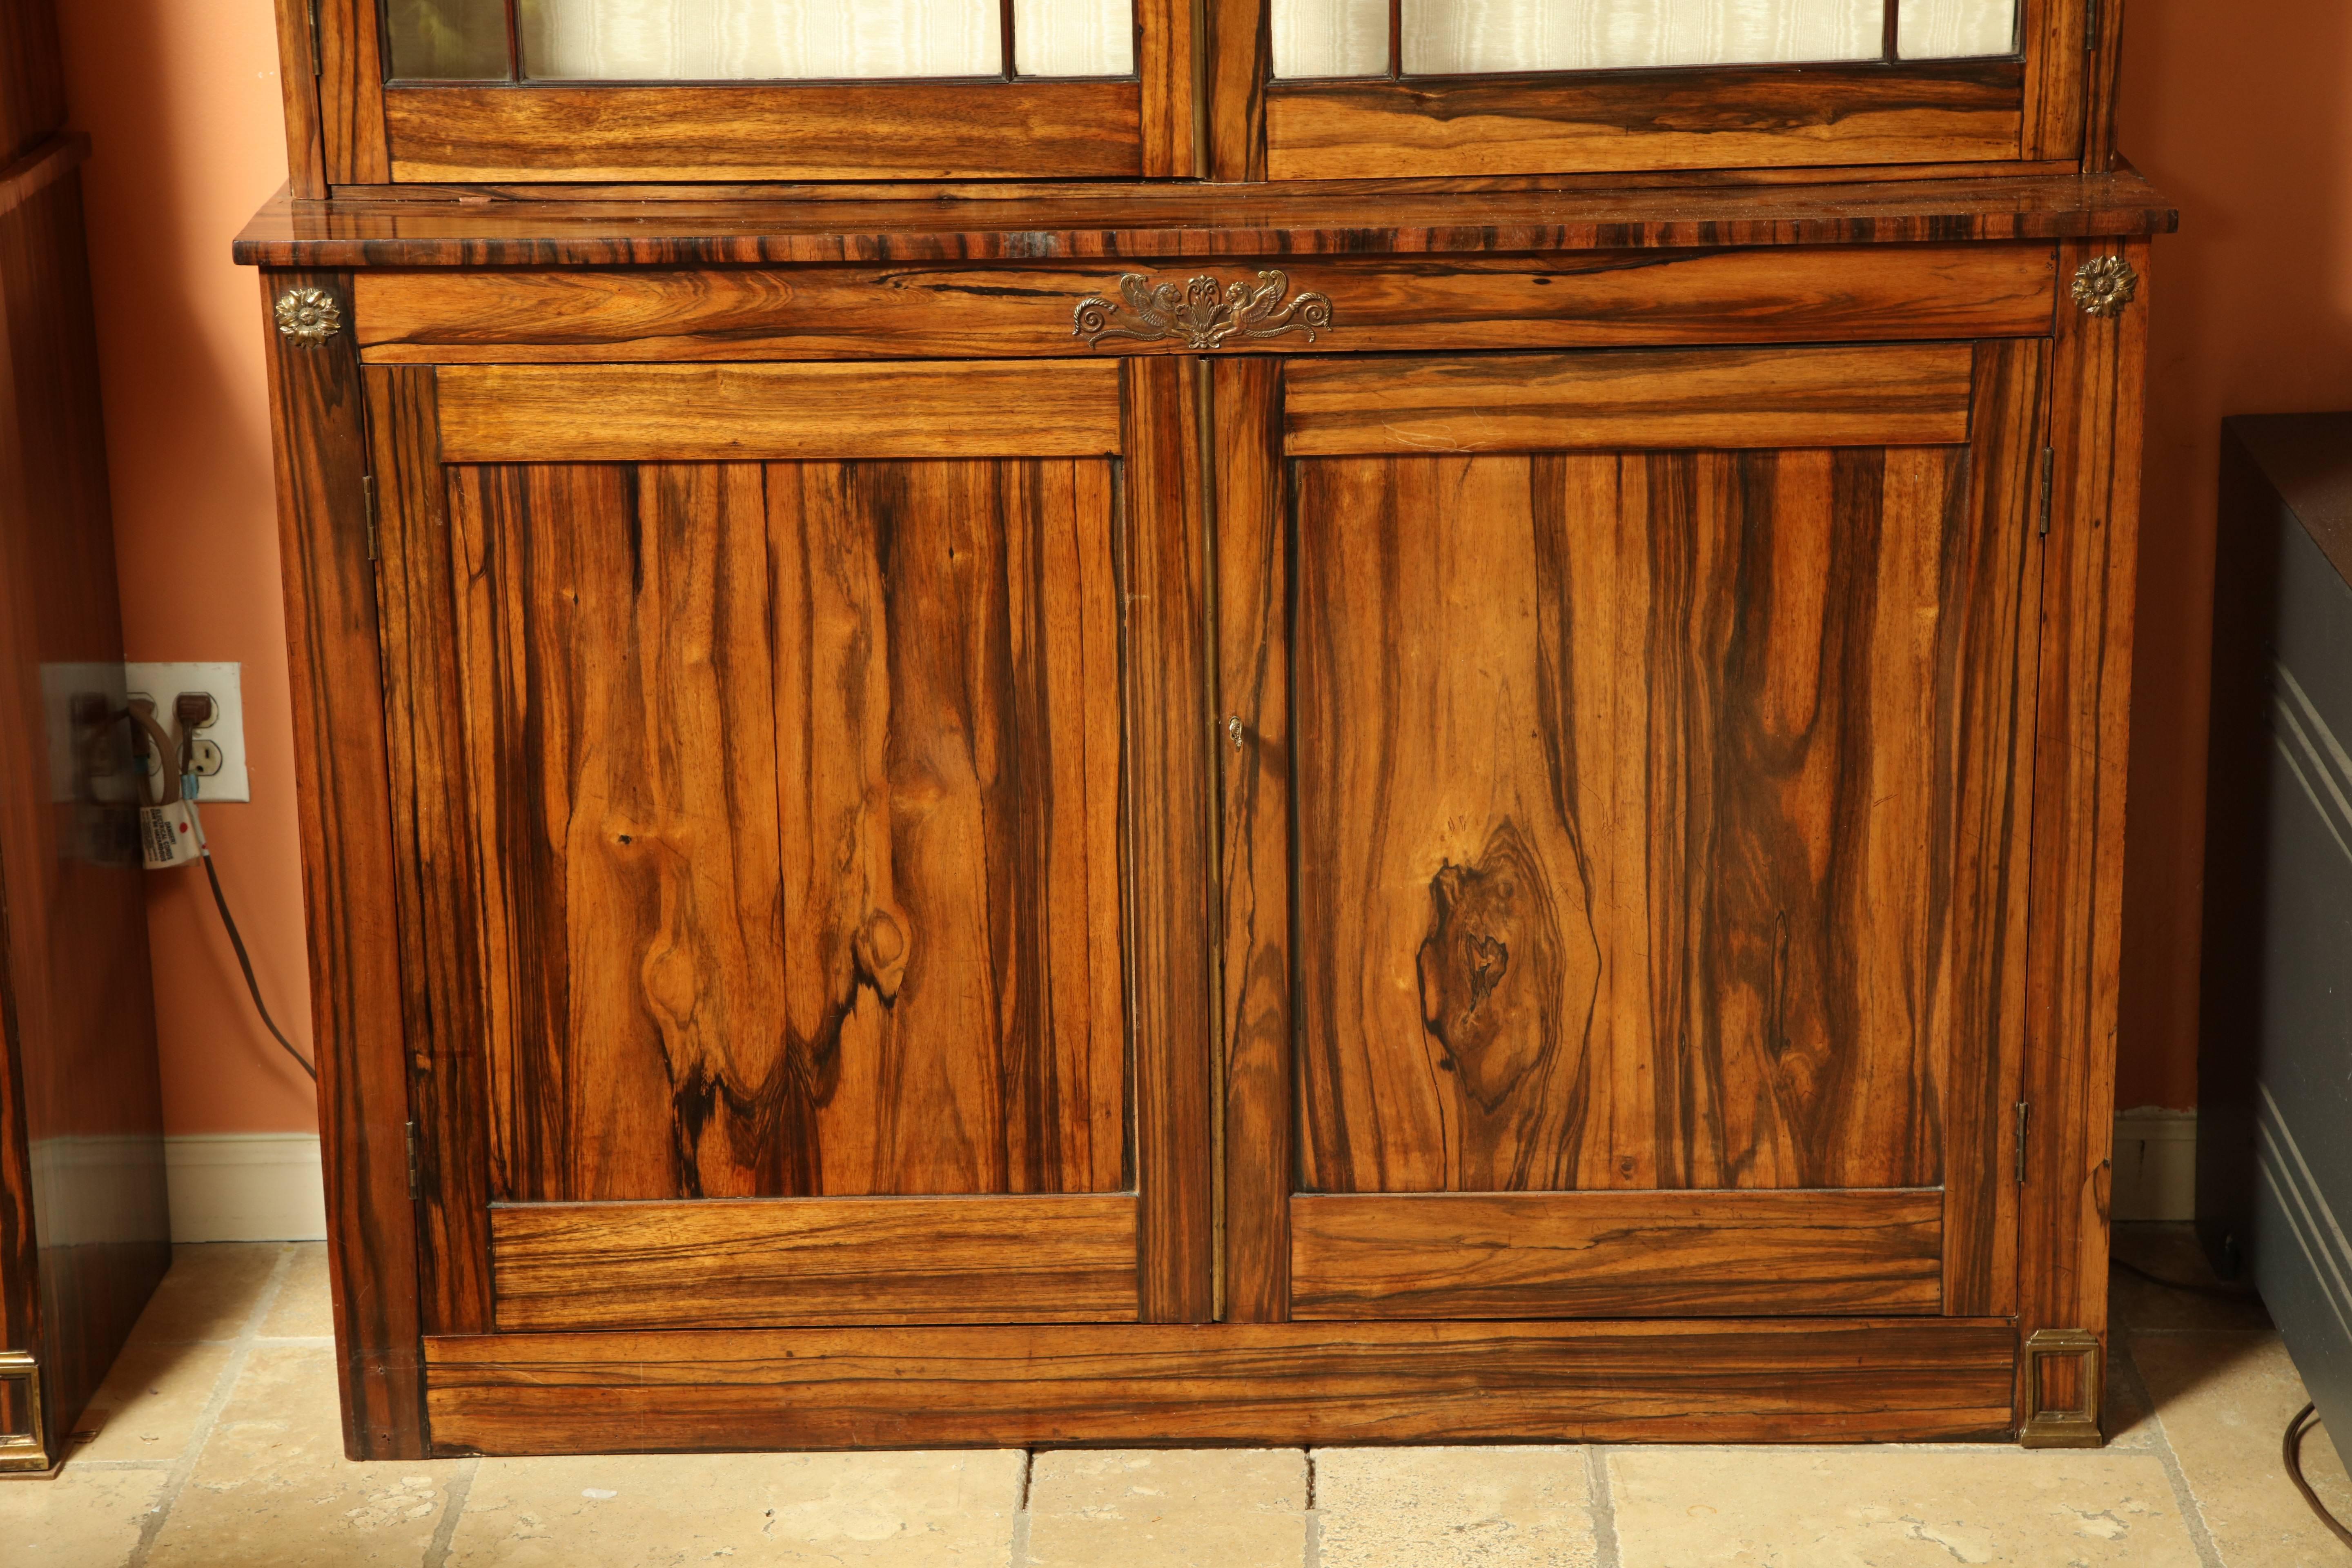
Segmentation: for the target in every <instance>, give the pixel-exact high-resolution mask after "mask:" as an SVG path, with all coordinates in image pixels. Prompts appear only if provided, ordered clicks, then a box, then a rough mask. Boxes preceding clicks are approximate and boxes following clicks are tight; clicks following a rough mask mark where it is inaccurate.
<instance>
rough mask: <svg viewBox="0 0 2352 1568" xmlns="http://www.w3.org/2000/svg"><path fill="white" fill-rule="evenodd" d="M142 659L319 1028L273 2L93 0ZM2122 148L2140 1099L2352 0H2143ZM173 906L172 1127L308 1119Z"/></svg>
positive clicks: (278, 1062)
mask: <svg viewBox="0 0 2352 1568" xmlns="http://www.w3.org/2000/svg"><path fill="white" fill-rule="evenodd" d="M59 12H60V16H61V20H62V24H63V28H64V35H65V43H66V54H67V65H68V75H69V85H70V89H71V91H72V94H73V105H74V118H75V122H76V124H77V125H79V127H80V128H81V129H83V130H85V131H87V132H89V134H90V136H91V137H92V139H93V141H94V142H95V144H96V146H95V153H94V156H93V158H92V161H91V163H90V165H89V173H88V181H89V226H90V239H91V248H92V252H93V268H94V270H95V272H96V275H97V284H98V289H99V293H100V300H101V316H100V323H99V333H100V350H101V353H102V355H103V368H104V372H105V375H106V401H107V416H108V421H109V426H110V434H111V440H112V466H113V476H114V487H115V489H114V500H115V509H116V519H117V522H116V531H117V537H118V540H119V542H120V543H121V555H122V562H121V570H122V594H123V611H124V622H125V627H126V631H127V634H128V637H129V641H130V648H131V657H132V658H156V659H161V658H173V659H194V658H234V659H237V660H240V661H242V662H243V663H244V665H245V683H246V704H247V730H248V733H247V742H248V745H249V747H250V750H251V754H252V760H253V775H254V790H255V795H256V800H255V803H254V804H253V805H218V806H215V807H214V808H213V809H212V810H211V811H209V812H208V813H207V814H206V821H207V824H208V825H209V826H210V827H211V828H212V832H213V837H214V841H215V845H216V847H217V848H218V851H219V857H220V866H221V874H222V877H223V879H224V880H225V881H226V883H227V886H228V889H229V894H230V897H231V899H232V900H233V901H234V902H235V903H236V907H237V910H238V913H239V916H240V919H241V921H243V923H244V925H245V928H246V931H247V942H248V944H249V946H250V947H251V949H252V952H253V957H254V963H255V965H256V967H257V970H258V971H259V973H260V975H261V980H262V984H263V986H264V988H265V990H266V991H267V993H268V995H269V997H270V999H271V1001H272V1003H273V1005H275V1006H276V1007H277V1009H278V1012H279V1015H280V1017H281V1019H282V1020H284V1021H286V1022H287V1023H288V1025H289V1030H290V1032H292V1033H293V1034H294V1035H295V1037H296V1038H297V1040H298V1041H299V1042H300V1043H302V1044H304V1045H306V1046H307V1045H308V1043H309V1039H310V1028H309V1012H308V1000H307V994H306V984H305V978H304V971H303V963H304V960H303V952H302V904H301V890H300V883H299V867H298V852H297V846H296V842H295V834H294V819H293V812H292V801H291V798H290V791H291V787H292V769H291V759H290V728H289V716H288V709H287V693H286V673H285V653H284V642H283V631H284V627H283V617H282V612H281V608H280V601H279V597H278V552H277V542H276V533H275V525H274V522H273V521H272V500H271V492H270V478H269V439H268V423H267V419H266V416H265V412H264V402H263V387H262V369H261V340H260V335H259V332H260V328H259V318H258V313H257V312H258V307H257V285H256V284H255V282H254V280H253V275H252V274H251V273H250V272H248V271H247V270H244V269H242V268H236V267H234V266H232V265H231V264H230V262H229V259H228V242H229V239H230V237H231V236H233V235H234V234H235V233H236V230H237V228H238V226H240V225H242V224H243V222H244V221H245V219H246V217H247V215H249V214H250V213H251V212H252V210H253V209H254V208H255V207H256V206H257V205H259V204H260V203H261V202H262V201H263V200H264V199H265V198H267V197H268V195H269V194H270V193H271V192H272V191H273V190H275V189H276V188H277V186H278V184H279V183H280V182H281V181H282V180H283V179H284V177H285V152H284V142H283V132H282V129H281V125H282V121H281V118H280V110H279V107H278V70H277V54H276V46H275V43H274V41H273V37H272V32H271V27H272V21H271V7H270V5H269V0H64V3H63V4H62V5H60V7H59ZM2127 35H2128V39H2129V42H2128V45H2127V48H2126V61H2125V90H2124V99H2123V132H2122V142H2123V146H2124V148H2125V150H2126V152H2127V153H2129V154H2130V155H2131V157H2132V158H2133V159H2134V160H2135V162H2137V163H2138V164H2139V166H2140V167H2141V168H2142V169H2143V170H2145V171H2146V172H2147V174H2149V175H2150V177H2152V178H2153V179H2155V180H2156V181H2157V182H2158V184H2161V185H2162V186H2163V187H2164V188H2165V189H2166V190H2167V191H2168V193H2170V195H2172V196H2173V197H2175V198H2176V199H2177V200H2178V201H2179V204H2180V206H2181V211H2182V233H2181V234H2180V235H2179V237H2176V238H2172V239H2168V240H2165V241H2162V242H2160V243H2159V245H2158V257H2157V278H2156V280H2155V282H2156V289H2155V300H2156V311H2155V325H2154V342H2153V346H2152V353H2151V364H2152V378H2151V379H2152V386H2151V393H2152V404H2151V408H2150V422H2149V440H2148V460H2147V480H2148V482H2147V520H2146V525H2145V533H2146V538H2147V541H2148V544H2149V548H2148V550H2147V555H2146V558H2145V563H2144V566H2143V570H2142V574H2141V605H2140V624H2141V628H2142V632H2141V638H2140V644H2139V659H2138V670H2137V682H2138V688H2137V693H2138V694H2137V700H2136V703H2135V712H2136V733H2135V740H2134V746H2133V756H2132V787H2133V808H2132V817H2131V824H2130V844H2131V862H2130V868H2129V872H2128V880H2129V895H2128V903H2127V908H2126V952H2125V966H2126V973H2125V987H2124V1007H2123V1024H2122V1050H2123V1058H2124V1059H2123V1068H2122V1075H2121V1082H2120V1085H2119V1090H2118V1094H2119V1100H2120V1102H2121V1103H2123V1104H2125V1105H2127V1106H2128V1105H2139V1104H2159V1105H2168V1106H2188V1105H2190V1104H2193V1103H2194V1102H2195V1098H2196V1074H2195V1037H2196V1006H2197V982H2196V942H2197V930H2198V919H2199V912H2198V898H2199V891H2200V880H2201V879H2200V852H2201V827H2200V816H2201V813H2202V810H2203V787H2204V786H2203V745H2204V742H2203V727H2204V713H2205V696H2206V681H2205V671H2204V660H2205V648H2206V643H2205V638H2206V628H2207V626H2208V623H2209V616H2210V605H2209V603H2208V595H2209V592H2210V589H2209V583H2210V560H2211V549H2212V519H2213V485H2214V472H2215V466H2216V456H2215V454H2216V450H2217V441H2218V435H2217V426H2218V422H2219V421H2220V419H2221V416H2223V415H2224V414H2229V413H2242V412H2243V413H2253V412H2270V411H2286V410H2295V409H2307V408H2323V407H2339V408H2340V407H2352V92H2347V89H2346V84H2347V82H2352V10H2348V9H2347V7H2346V6H2344V5H2343V4H2342V3H2341V0H2266V3H2265V4H2263V5H2216V4H2213V3H2212V0H2131V15H2130V19H2129V24H2128V27H2127ZM154 883H155V886H154V889H153V894H152V908H151V928H152V937H153V942H154V952H155V979H156V989H157V995H158V1000H159V1002H160V1004H161V1010H162V1015H163V1017H162V1030H163V1054H164V1093H165V1105H166V1113H167V1117H168V1121H169V1124H170V1128H171V1131H174V1132H212V1131H291V1130H307V1129H309V1128H310V1127H312V1126H313V1125H315V1112H314V1110H313V1103H312V1100H311V1097H310V1086H309V1084H308V1082H307V1081H306V1080H304V1079H302V1078H301V1077H300V1076H299V1074H298V1073H297V1072H296V1071H295V1070H294V1069H293V1068H291V1067H290V1065H289V1064H287V1063H285V1062H284V1061H283V1060H282V1059H281V1058H278V1055H277V1054H276V1050H275V1047H273V1046H271V1045H270V1043H269V1041H268V1037H266V1036H265V1035H263V1034H262V1032H261V1030H260V1028H259V1026H258V1025H257V1024H256V1023H255V1022H254V1021H253V1020H252V1017H251V1014H250V1009H249V1008H248V1006H247V1004H246V1002H245V998H244V995H243V993H242V990H241V987H240V984H239V982H238V979H237V974H236V963H235V961H234V959H233V958H232V956H231V955H230V953H229V951H228V947H227V944H226V942H224V941H223V940H222V939H221V937H220V935H219V933H218V928H217V925H216V923H215V921H214V919H213V916H212V912H211V910H210V908H209V906H208V903H207V902H206V901H205V899H204V896H203V891H202V883H201V879H200V878H199V877H198V875H197V874H196V873H194V872H176V873H169V874H166V875H163V876H158V877H157V878H156V879H154Z"/></svg>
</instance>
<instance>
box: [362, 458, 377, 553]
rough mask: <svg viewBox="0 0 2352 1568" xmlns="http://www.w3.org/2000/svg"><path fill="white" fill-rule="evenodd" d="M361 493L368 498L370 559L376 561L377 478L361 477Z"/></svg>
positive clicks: (364, 475) (365, 475)
mask: <svg viewBox="0 0 2352 1568" xmlns="http://www.w3.org/2000/svg"><path fill="white" fill-rule="evenodd" d="M360 490H361V493H362V494H364V495H365V496H366V497H367V524H368V559H369V560H371V561H373V560H374V559H375V515H376V514H375V476H374V475H373V474H362V475H361V476H360Z"/></svg>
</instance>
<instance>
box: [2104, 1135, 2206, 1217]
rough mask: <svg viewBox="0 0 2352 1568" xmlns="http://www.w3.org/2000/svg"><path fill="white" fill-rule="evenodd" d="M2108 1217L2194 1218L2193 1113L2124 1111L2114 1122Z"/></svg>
mask: <svg viewBox="0 0 2352 1568" xmlns="http://www.w3.org/2000/svg"><path fill="white" fill-rule="evenodd" d="M2112 1201H2113V1210H2112V1212H2113V1214H2114V1215H2115V1217H2116V1219H2118V1220H2135V1219H2139V1220H2147V1219H2158V1220H2191V1219H2195V1218H2196V1217H2197V1113H2196V1112H2195V1111H2193V1110H2126V1111H2125V1112H2123V1113H2122V1114H2121V1115H2119V1116H2117V1117H2116V1166H2115V1191H2114V1196H2113V1200H2112Z"/></svg>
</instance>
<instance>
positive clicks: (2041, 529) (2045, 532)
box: [2033, 447, 2058, 539]
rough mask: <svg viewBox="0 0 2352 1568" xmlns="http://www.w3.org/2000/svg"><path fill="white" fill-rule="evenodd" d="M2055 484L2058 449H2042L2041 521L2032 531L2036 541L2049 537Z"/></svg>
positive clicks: (2056, 481)
mask: <svg viewBox="0 0 2352 1568" xmlns="http://www.w3.org/2000/svg"><path fill="white" fill-rule="evenodd" d="M2057 484H2058V449H2057V448H2056V447H2042V505H2041V507H2040V509H2039V515H2040V517H2041V521H2040V522H2039V523H2038V524H2036V525H2035V527H2034V531H2033V533H2034V537H2035V538H2037V539H2047V538H2049V537H2050V502H2051V497H2052V494H2053V491H2054V490H2055V489H2057Z"/></svg>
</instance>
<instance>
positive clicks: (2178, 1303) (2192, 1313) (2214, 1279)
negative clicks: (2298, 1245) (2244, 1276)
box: [2107, 1224, 2271, 1331]
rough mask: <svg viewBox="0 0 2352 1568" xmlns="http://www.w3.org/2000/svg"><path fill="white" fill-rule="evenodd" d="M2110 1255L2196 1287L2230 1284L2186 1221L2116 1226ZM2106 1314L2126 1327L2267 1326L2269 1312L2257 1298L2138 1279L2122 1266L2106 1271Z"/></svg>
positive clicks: (2221, 1287)
mask: <svg viewBox="0 0 2352 1568" xmlns="http://www.w3.org/2000/svg"><path fill="white" fill-rule="evenodd" d="M2114 1256H2115V1257H2116V1258H2118V1259H2121V1260H2122V1261H2124V1262H2127V1263H2135V1264H2137V1265H2138V1266H2139V1267H2140V1268H2143V1269H2145V1270H2146V1271H2147V1272H2148V1273H2150V1274H2153V1275H2155V1276H2156V1277H2157V1279H2177V1280H2179V1281H2182V1282H2183V1283H2186V1284H2191V1285H2199V1286H2202V1287H2204V1288H2205V1290H2206V1291H2209V1292H2210V1291H2214V1290H2222V1291H2231V1290H2235V1289H2236V1286H2235V1285H2233V1284H2232V1283H2231V1281H2229V1280H2226V1279H2221V1277H2220V1276H2218V1275H2216V1274H2215V1273H2214V1272H2213V1270H2212V1268H2210V1266H2209V1265H2208V1264H2207V1263H2206V1261H2205V1249H2204V1248H2203V1247H2200V1245H2198V1241H2197V1232H2196V1228H2195V1227H2194V1226H2186V1225H2153V1224H2143V1225H2119V1226H2116V1234H2115V1242H2114ZM2107 1289H2108V1318H2109V1320H2110V1321H2112V1322H2114V1323H2115V1324H2116V1325H2117V1326H2119V1327H2121V1328H2123V1329H2125V1330H2126V1331H2139V1330H2143V1329H2267V1328H2269V1327H2270V1326H2271V1315H2270V1313H2269V1312H2268V1311H2267V1310H2265V1309H2264V1308H2263V1302H2262V1298H2261V1297H2259V1296H2256V1295H2254V1294H2252V1292H2251V1291H2248V1292H2247V1293H2245V1294H2242V1295H2219V1296H2217V1295H2211V1294H2204V1293H2200V1292H2199V1291H2194V1290H2177V1289H2170V1288H2168V1287H2167V1286H2163V1285H2158V1284H2157V1283H2155V1281H2153V1280H2148V1279H2140V1278H2139V1277H2138V1276H2137V1275H2135V1274H2133V1273H2131V1272H2130V1271H2129V1270H2127V1269H2123V1268H2116V1269H2113V1270H2110V1272H2109V1275H2108V1284H2107Z"/></svg>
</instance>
